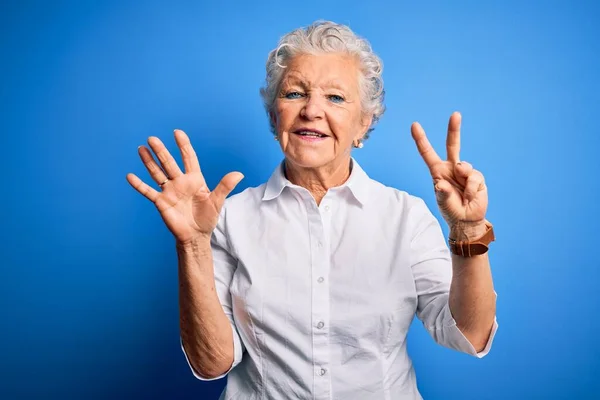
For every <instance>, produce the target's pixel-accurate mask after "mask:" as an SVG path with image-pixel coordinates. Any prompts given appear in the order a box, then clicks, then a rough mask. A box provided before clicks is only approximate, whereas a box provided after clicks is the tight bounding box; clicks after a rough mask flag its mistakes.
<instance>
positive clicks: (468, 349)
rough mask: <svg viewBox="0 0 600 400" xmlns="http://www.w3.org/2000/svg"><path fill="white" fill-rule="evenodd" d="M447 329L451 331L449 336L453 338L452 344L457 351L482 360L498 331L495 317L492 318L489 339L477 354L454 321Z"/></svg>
mask: <svg viewBox="0 0 600 400" xmlns="http://www.w3.org/2000/svg"><path fill="white" fill-rule="evenodd" d="M448 328H449V329H450V330H451V331H450V335H451V336H453V337H454V340H453V342H454V343H455V345H456V347H457V350H459V351H462V352H463V353H467V354H470V355H472V356H474V357H477V358H483V357H485V356H486V355H487V354H488V353H489V352H490V350H491V349H492V342H493V341H494V336H495V335H496V331H497V330H498V321H497V320H496V317H494V324H493V325H492V330H491V332H490V337H489V338H488V341H487V343H486V344H485V347H484V348H483V350H481V351H480V352H477V350H476V349H475V347H473V345H472V344H471V342H469V339H467V338H466V337H465V335H464V334H463V333H462V331H461V330H460V329H458V326H457V325H456V321H454V324H453V325H452V326H449V327H448Z"/></svg>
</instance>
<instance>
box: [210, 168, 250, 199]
mask: <svg viewBox="0 0 600 400" xmlns="http://www.w3.org/2000/svg"><path fill="white" fill-rule="evenodd" d="M242 179H244V175H243V174H242V173H241V172H230V173H228V174H227V175H225V176H224V177H223V179H221V182H219V184H218V185H217V187H215V189H214V190H213V192H212V193H211V195H212V196H214V199H215V202H216V203H217V204H218V205H219V207H220V206H221V205H223V203H224V202H225V198H226V197H227V196H228V195H229V193H231V191H232V190H233V189H235V187H236V186H237V184H238V183H240V181H241V180H242Z"/></svg>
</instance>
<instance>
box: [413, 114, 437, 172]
mask: <svg viewBox="0 0 600 400" xmlns="http://www.w3.org/2000/svg"><path fill="white" fill-rule="evenodd" d="M410 131H411V133H412V137H413V139H414V140H415V143H416V144H417V149H418V150H419V154H421V157H423V160H424V161H425V164H427V166H428V167H429V170H430V171H431V169H432V168H433V166H434V165H435V164H437V163H440V162H441V161H442V160H441V159H440V157H439V156H438V155H437V153H436V152H435V150H434V149H433V147H432V146H431V143H429V140H427V136H426V135H425V131H424V130H423V127H422V126H421V124H419V123H418V122H415V123H413V124H412V125H411V127H410Z"/></svg>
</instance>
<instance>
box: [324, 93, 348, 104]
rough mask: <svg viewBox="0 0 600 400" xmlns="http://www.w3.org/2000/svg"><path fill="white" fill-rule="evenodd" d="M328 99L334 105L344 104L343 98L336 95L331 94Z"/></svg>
mask: <svg viewBox="0 0 600 400" xmlns="http://www.w3.org/2000/svg"><path fill="white" fill-rule="evenodd" d="M328 97H329V100H331V101H333V102H334V103H343V102H344V98H343V97H342V96H339V95H337V94H332V95H330V96H328Z"/></svg>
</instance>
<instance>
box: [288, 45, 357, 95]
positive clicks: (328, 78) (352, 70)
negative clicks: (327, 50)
mask: <svg viewBox="0 0 600 400" xmlns="http://www.w3.org/2000/svg"><path fill="white" fill-rule="evenodd" d="M358 77H359V68H358V61H357V60H356V59H355V58H354V57H352V56H350V55H348V54H341V53H333V54H317V55H313V54H302V55H298V56H295V57H293V58H292V59H291V60H290V61H289V62H288V63H287V67H286V68H285V70H284V73H283V77H282V81H281V84H282V86H291V85H299V86H302V87H306V88H314V87H319V88H332V89H339V90H344V91H352V90H356V89H357V87H358Z"/></svg>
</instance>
